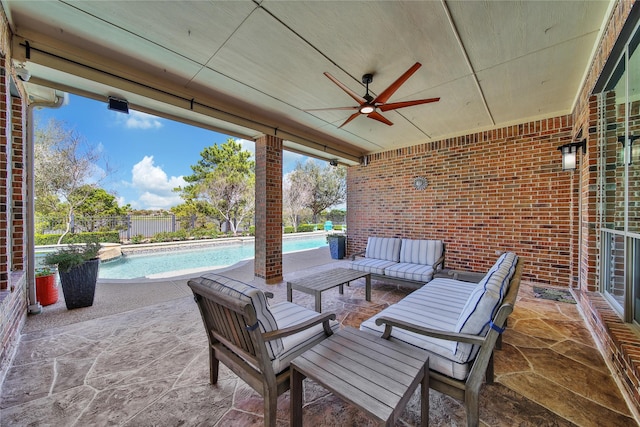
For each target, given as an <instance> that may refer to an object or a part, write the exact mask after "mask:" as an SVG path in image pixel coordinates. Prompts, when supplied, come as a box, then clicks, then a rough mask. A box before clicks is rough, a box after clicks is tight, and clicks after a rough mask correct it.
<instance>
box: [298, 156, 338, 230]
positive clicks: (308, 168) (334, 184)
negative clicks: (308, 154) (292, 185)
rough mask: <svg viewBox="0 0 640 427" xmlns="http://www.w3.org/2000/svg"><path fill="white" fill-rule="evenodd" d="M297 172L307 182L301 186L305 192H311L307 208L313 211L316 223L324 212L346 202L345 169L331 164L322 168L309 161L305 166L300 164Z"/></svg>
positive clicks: (316, 163)
mask: <svg viewBox="0 0 640 427" xmlns="http://www.w3.org/2000/svg"><path fill="white" fill-rule="evenodd" d="M296 171H299V173H300V179H301V180H306V182H304V184H300V186H301V188H303V189H304V191H309V196H308V197H309V198H308V201H307V203H306V207H308V208H309V209H311V212H312V214H313V219H312V221H313V222H314V223H315V222H317V221H318V215H319V214H320V213H321V212H322V211H324V210H325V209H328V208H330V207H332V206H336V205H339V204H341V203H344V202H345V200H346V197H347V181H346V176H347V171H346V169H345V168H344V167H342V166H337V167H335V166H330V165H329V164H327V165H325V166H324V167H321V166H320V164H319V163H318V162H316V161H313V160H308V161H307V162H306V163H304V164H300V163H298V164H297V165H296V169H295V170H294V172H296Z"/></svg>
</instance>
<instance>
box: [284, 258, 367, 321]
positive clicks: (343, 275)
mask: <svg viewBox="0 0 640 427" xmlns="http://www.w3.org/2000/svg"><path fill="white" fill-rule="evenodd" d="M361 277H366V280H367V281H366V284H365V299H366V300H367V301H371V274H370V273H365V272H363V271H357V270H351V269H350V268H335V269H333V270H328V271H323V272H320V273H316V274H312V275H310V276H306V277H301V278H299V279H296V280H292V281H290V282H287V300H288V301H289V302H291V301H292V300H293V290H294V289H295V290H296V291H300V292H304V293H307V294H311V295H314V296H315V298H316V307H315V310H316V311H317V312H318V313H322V292H324V291H326V290H327V289H331V288H335V287H336V286H339V287H340V294H343V293H344V284H345V283H347V284H348V283H349V282H351V281H352V280H356V279H360V278H361Z"/></svg>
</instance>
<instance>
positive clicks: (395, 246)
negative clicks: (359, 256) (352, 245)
mask: <svg viewBox="0 0 640 427" xmlns="http://www.w3.org/2000/svg"><path fill="white" fill-rule="evenodd" d="M401 242H402V240H401V239H398V238H395V237H369V239H368V240H367V249H366V251H365V257H367V258H375V259H382V260H385V261H393V262H399V261H400V244H401Z"/></svg>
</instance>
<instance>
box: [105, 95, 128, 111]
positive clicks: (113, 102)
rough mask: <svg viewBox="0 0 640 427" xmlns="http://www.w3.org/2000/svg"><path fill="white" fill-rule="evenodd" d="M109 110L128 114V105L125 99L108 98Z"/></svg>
mask: <svg viewBox="0 0 640 427" xmlns="http://www.w3.org/2000/svg"><path fill="white" fill-rule="evenodd" d="M109 110H113V111H118V112H120V113H125V114H129V103H128V102H127V101H126V100H125V99H118V98H114V97H113V96H110V97H109Z"/></svg>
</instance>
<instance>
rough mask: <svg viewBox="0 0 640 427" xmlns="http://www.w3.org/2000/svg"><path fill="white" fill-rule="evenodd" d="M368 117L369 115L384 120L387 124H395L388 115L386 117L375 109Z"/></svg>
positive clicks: (371, 117)
mask: <svg viewBox="0 0 640 427" xmlns="http://www.w3.org/2000/svg"><path fill="white" fill-rule="evenodd" d="M367 117H369V118H370V119H373V120H377V121H379V122H382V123H384V124H385V125H389V126H393V122H392V121H391V120H389V119H387V118H386V117H384V116H383V115H382V114H380V113H378V112H377V111H374V112H373V113H369V114H367Z"/></svg>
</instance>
